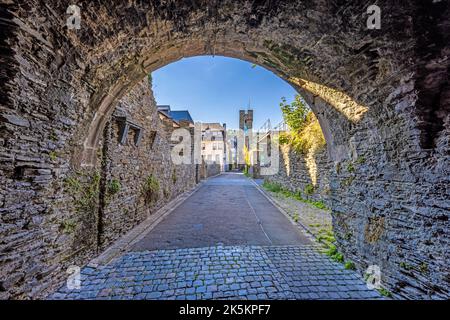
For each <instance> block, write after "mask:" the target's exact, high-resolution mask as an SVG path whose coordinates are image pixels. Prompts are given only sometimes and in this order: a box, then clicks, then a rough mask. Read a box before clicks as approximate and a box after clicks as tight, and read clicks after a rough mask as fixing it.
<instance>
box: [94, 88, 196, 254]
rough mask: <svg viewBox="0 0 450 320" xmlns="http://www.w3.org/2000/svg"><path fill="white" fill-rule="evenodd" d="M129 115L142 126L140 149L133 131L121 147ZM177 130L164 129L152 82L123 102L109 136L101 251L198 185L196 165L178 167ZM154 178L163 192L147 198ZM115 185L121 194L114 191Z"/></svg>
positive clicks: (105, 144)
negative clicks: (175, 160) (175, 154)
mask: <svg viewBox="0 0 450 320" xmlns="http://www.w3.org/2000/svg"><path fill="white" fill-rule="evenodd" d="M120 116H127V117H128V118H129V119H130V120H131V121H132V122H133V123H136V124H138V125H140V126H142V130H143V135H142V139H141V141H140V144H139V146H135V144H134V132H132V131H131V130H130V132H129V134H128V138H127V140H126V143H125V144H124V145H122V144H120V143H119V133H120V123H119V122H118V121H117V117H120ZM172 130H173V127H172V126H169V125H166V124H164V123H163V122H162V121H161V120H160V119H159V115H158V112H157V109H156V102H155V100H154V98H153V94H152V91H151V88H150V84H149V83H148V81H147V79H145V80H144V81H142V82H141V83H139V85H137V86H136V87H135V88H134V89H133V90H132V91H131V92H130V93H129V94H127V95H126V96H125V97H124V98H123V99H122V100H121V101H120V103H119V105H118V107H117V109H116V111H115V112H114V115H113V117H112V118H111V120H110V121H109V122H108V125H107V127H106V128H105V132H104V136H103V142H102V144H103V151H104V152H103V161H102V168H103V170H102V178H104V179H105V187H104V190H105V192H104V197H103V198H104V204H105V205H104V209H103V212H102V221H101V228H102V231H103V232H102V234H101V240H100V241H101V246H102V247H105V246H107V245H108V244H110V243H111V242H112V241H113V240H115V239H116V238H118V237H119V236H120V235H122V234H124V233H125V232H127V231H128V230H130V229H131V228H132V227H134V226H135V225H137V224H138V223H139V222H142V221H143V220H144V219H145V218H146V217H147V216H148V215H149V214H152V213H153V212H155V211H156V210H157V209H158V208H160V207H161V206H162V205H164V204H165V203H167V202H168V201H170V200H171V199H173V198H174V197H176V196H177V195H179V194H180V193H182V192H184V191H186V190H188V189H190V188H192V187H193V186H194V185H195V165H185V164H181V165H174V164H173V162H172V160H171V150H172V148H171V141H170V135H171V134H172ZM150 177H153V178H154V179H155V181H157V184H158V188H157V190H156V192H155V193H156V194H155V195H154V198H152V199H148V196H146V187H145V184H146V181H147V179H150ZM114 185H119V186H120V187H119V188H118V189H119V190H118V191H116V192H114Z"/></svg>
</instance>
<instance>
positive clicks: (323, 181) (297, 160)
mask: <svg viewBox="0 0 450 320" xmlns="http://www.w3.org/2000/svg"><path fill="white" fill-rule="evenodd" d="M279 156H280V160H279V164H280V166H279V171H278V173H276V174H274V175H270V176H265V177H263V178H264V179H266V180H268V181H270V182H274V183H279V184H281V185H282V186H283V187H284V188H287V189H289V190H291V191H292V192H299V191H300V192H301V193H302V194H303V196H304V197H307V198H308V199H313V200H316V201H322V202H324V203H325V204H326V205H327V207H329V208H330V207H331V198H330V192H331V189H330V170H331V169H332V168H333V163H332V162H331V161H330V158H329V156H328V154H327V150H326V149H325V148H322V149H320V150H318V151H316V153H314V157H313V158H314V165H313V166H314V167H312V165H311V164H309V163H308V160H307V159H306V155H304V154H302V153H298V152H295V151H293V150H292V149H291V148H290V147H289V146H288V145H281V146H280V153H279ZM313 176H314V177H313ZM314 182H315V183H314ZM309 186H313V187H314V192H313V193H312V194H309V193H307V192H305V190H306V189H307V188H309Z"/></svg>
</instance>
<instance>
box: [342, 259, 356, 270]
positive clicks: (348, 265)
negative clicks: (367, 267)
mask: <svg viewBox="0 0 450 320" xmlns="http://www.w3.org/2000/svg"><path fill="white" fill-rule="evenodd" d="M344 268H345V269H347V270H355V269H356V267H355V264H354V263H353V262H352V261H346V262H345V264H344Z"/></svg>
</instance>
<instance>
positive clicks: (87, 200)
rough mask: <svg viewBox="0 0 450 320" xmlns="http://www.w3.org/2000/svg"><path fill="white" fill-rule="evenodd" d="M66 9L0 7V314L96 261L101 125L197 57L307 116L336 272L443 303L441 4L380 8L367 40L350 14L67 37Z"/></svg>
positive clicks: (161, 23) (101, 14)
mask: <svg viewBox="0 0 450 320" xmlns="http://www.w3.org/2000/svg"><path fill="white" fill-rule="evenodd" d="M171 3H172V4H173V3H174V2H171ZM71 4H73V3H72V2H70V1H67V0H55V1H51V2H49V1H43V0H30V1H27V2H26V3H25V2H20V1H3V2H2V3H1V4H0V16H1V19H0V34H1V36H0V63H1V65H2V72H0V80H1V81H0V98H1V99H0V101H1V102H0V298H36V297H40V296H42V292H45V291H47V290H48V289H49V287H50V286H51V285H52V283H54V282H57V281H58V279H60V278H61V276H62V275H64V272H65V270H66V269H67V267H68V266H69V265H72V264H78V265H81V264H83V263H84V262H86V261H87V260H88V259H89V257H91V256H92V255H94V254H96V253H97V250H98V249H99V248H98V247H97V243H98V239H95V238H96V234H97V231H98V225H99V224H98V222H99V220H98V216H99V214H98V213H99V212H98V211H96V208H97V207H98V202H99V201H100V198H99V197H96V196H95V195H97V194H98V193H99V189H101V187H102V186H99V177H98V175H97V174H96V172H98V171H99V162H97V163H96V161H95V160H96V159H98V158H99V149H98V148H99V147H101V145H100V144H99V143H98V142H99V140H101V137H102V136H103V132H104V131H103V129H104V128H105V124H106V122H107V121H109V120H110V115H111V113H112V112H113V111H114V109H115V108H116V105H117V102H118V101H119V100H121V98H122V97H123V96H124V95H126V94H127V93H128V92H129V91H130V90H132V88H133V87H134V86H135V85H136V84H138V83H139V82H140V81H141V80H142V79H143V78H144V77H145V76H146V75H147V74H148V73H150V72H151V71H154V70H156V69H158V68H160V67H162V66H164V65H167V64H168V63H171V62H173V61H176V60H178V59H181V58H183V57H187V56H195V55H203V54H215V55H224V56H230V57H236V58H241V59H244V60H248V61H251V62H252V63H256V64H259V65H261V66H263V67H265V68H268V69H269V70H271V71H273V72H274V73H276V74H277V75H279V76H280V77H282V78H283V79H285V80H286V81H288V82H289V83H291V84H292V85H293V86H294V87H295V88H296V89H297V90H298V92H299V93H300V94H302V96H303V97H304V98H305V99H306V100H307V102H308V104H309V105H310V106H311V109H312V110H313V112H314V113H315V114H316V116H317V118H318V119H319V122H320V124H321V127H322V129H323V131H324V135H325V138H326V140H327V148H328V153H329V155H330V158H331V159H332V161H333V162H334V163H335V168H334V170H331V176H330V189H331V193H330V197H331V208H332V216H333V225H334V230H335V231H336V235H337V242H338V247H339V249H340V250H341V251H342V252H343V253H344V255H345V258H346V259H348V260H353V261H354V262H355V265H356V267H357V268H358V270H360V272H361V273H364V272H365V270H366V268H367V266H369V265H378V266H380V268H381V271H382V282H383V286H384V287H385V288H387V289H388V290H389V291H391V292H392V293H393V294H394V296H396V297H403V298H436V299H437V298H448V297H450V281H449V279H450V272H449V269H448V265H449V264H450V256H449V250H448V248H449V247H450V238H449V236H448V235H449V230H450V226H449V221H450V205H449V203H450V201H449V197H448V195H449V194H450V190H449V186H450V157H449V150H450V139H449V136H450V129H449V128H450V86H449V84H448V83H449V82H448V75H449V74H450V72H449V69H450V60H449V59H448V56H449V52H450V39H449V37H450V24H449V23H448V17H449V13H450V3H449V2H448V1H432V0H423V1H413V0H405V1H400V2H399V1H397V2H395V1H389V0H379V1H377V5H379V6H380V8H381V11H382V13H383V16H382V29H381V30H369V29H367V25H366V21H367V15H366V9H367V6H368V3H367V1H363V0H361V1H357V0H355V1H346V2H343V1H338V2H336V1H318V2H317V1H290V0H279V1H276V3H275V1H251V0H223V1H219V2H214V1H207V0H194V1H181V2H180V3H179V4H178V3H177V5H168V4H167V3H166V2H163V1H124V2H120V4H119V3H117V4H115V5H111V1H106V0H98V1H89V2H83V4H82V8H81V9H82V10H81V14H82V23H81V29H80V30H71V29H68V28H67V26H66V23H65V22H66V20H67V18H68V15H67V13H66V11H67V8H68V6H69V5H71ZM384 13H388V14H384ZM100 154H101V152H100ZM102 188H104V186H103V187H102ZM73 202H76V203H75V205H74V203H73ZM78 220H79V221H78ZM86 234H88V235H92V237H86V238H83V237H82V235H86Z"/></svg>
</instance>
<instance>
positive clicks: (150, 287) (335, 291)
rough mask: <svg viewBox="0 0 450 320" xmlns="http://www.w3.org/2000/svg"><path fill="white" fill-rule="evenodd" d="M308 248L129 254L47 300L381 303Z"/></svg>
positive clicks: (350, 274)
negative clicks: (276, 300)
mask: <svg viewBox="0 0 450 320" xmlns="http://www.w3.org/2000/svg"><path fill="white" fill-rule="evenodd" d="M316 250H317V248H315V247H314V246H313V245H299V246H226V247H222V246H214V247H206V248H191V249H170V250H156V251H142V252H131V253H128V254H126V255H124V256H122V257H121V258H120V259H118V260H117V261H115V262H114V263H112V264H110V265H108V266H104V267H100V268H98V269H94V268H84V269H83V270H82V272H81V274H82V275H81V289H80V290H69V289H67V288H65V287H63V288H61V289H60V290H59V291H58V292H56V293H54V294H53V295H52V296H50V298H51V299H182V300H185V299H188V300H194V299H240V300H241V299H242V300H247V299H248V300H257V299H380V298H381V296H380V295H379V294H378V292H376V291H372V290H369V289H367V287H366V285H365V283H364V281H363V280H362V279H361V278H360V277H359V276H358V275H357V274H356V273H355V272H353V271H350V270H346V269H344V267H343V266H342V265H341V264H338V263H335V262H332V261H330V260H329V259H328V258H327V257H326V256H324V255H322V254H320V253H318V252H317V251H316Z"/></svg>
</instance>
